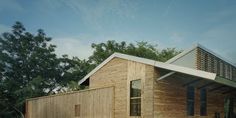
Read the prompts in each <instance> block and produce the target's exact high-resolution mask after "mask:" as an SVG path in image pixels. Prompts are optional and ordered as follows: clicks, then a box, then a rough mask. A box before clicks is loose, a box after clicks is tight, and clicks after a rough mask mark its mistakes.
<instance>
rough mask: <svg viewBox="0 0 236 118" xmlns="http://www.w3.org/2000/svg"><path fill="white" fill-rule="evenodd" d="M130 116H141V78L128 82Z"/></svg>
mask: <svg viewBox="0 0 236 118" xmlns="http://www.w3.org/2000/svg"><path fill="white" fill-rule="evenodd" d="M130 116H141V80H133V81H131V82H130Z"/></svg>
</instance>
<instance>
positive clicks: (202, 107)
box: [200, 88, 207, 116]
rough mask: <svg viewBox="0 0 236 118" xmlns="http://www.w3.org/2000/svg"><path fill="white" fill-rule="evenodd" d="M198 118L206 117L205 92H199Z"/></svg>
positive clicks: (202, 90) (203, 90)
mask: <svg viewBox="0 0 236 118" xmlns="http://www.w3.org/2000/svg"><path fill="white" fill-rule="evenodd" d="M200 116H207V90H206V89H205V88H203V89H201V90H200Z"/></svg>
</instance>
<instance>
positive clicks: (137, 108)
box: [130, 98, 141, 116]
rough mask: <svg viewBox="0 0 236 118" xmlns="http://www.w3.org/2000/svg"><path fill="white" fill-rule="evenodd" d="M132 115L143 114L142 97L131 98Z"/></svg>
mask: <svg viewBox="0 0 236 118" xmlns="http://www.w3.org/2000/svg"><path fill="white" fill-rule="evenodd" d="M130 115H131V116H141V98H137V99H131V100H130Z"/></svg>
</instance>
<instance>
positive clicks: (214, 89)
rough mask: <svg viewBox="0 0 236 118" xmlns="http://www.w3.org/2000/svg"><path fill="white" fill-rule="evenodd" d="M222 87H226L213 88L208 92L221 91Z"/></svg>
mask: <svg viewBox="0 0 236 118" xmlns="http://www.w3.org/2000/svg"><path fill="white" fill-rule="evenodd" d="M224 87H226V86H225V85H222V86H218V87H215V88H213V89H210V90H209V92H213V91H216V90H219V89H222V88H224Z"/></svg>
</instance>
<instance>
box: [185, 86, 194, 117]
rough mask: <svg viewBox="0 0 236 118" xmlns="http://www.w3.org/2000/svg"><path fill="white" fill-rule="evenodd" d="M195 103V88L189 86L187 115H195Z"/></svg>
mask: <svg viewBox="0 0 236 118" xmlns="http://www.w3.org/2000/svg"><path fill="white" fill-rule="evenodd" d="M194 104H195V88H194V87H193V86H188V87H187V115H188V116H194V110H195V109H194V106H195V105H194Z"/></svg>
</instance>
